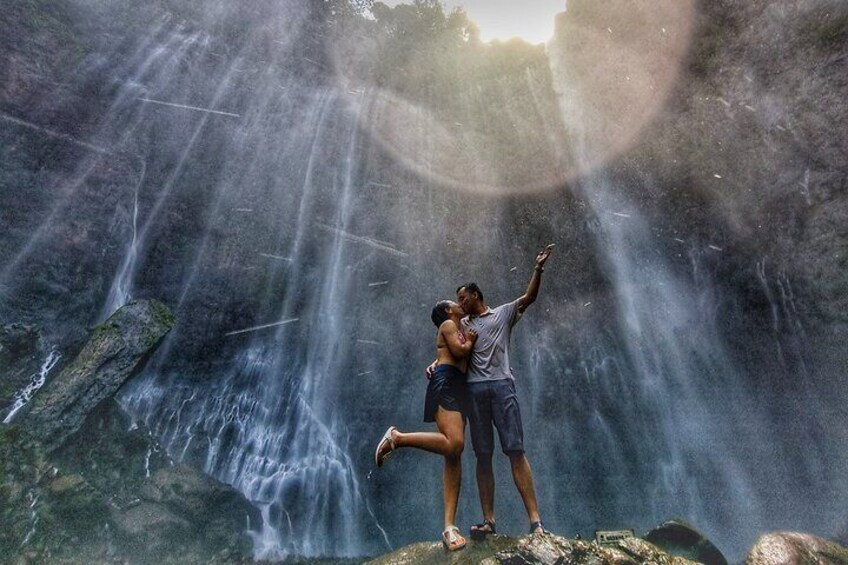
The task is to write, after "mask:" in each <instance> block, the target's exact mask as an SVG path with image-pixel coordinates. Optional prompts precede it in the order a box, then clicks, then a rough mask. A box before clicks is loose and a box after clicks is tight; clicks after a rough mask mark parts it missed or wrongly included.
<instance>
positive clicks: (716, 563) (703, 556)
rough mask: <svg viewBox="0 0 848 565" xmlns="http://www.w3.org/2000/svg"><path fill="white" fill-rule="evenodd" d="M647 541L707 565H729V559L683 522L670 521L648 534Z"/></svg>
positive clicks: (674, 553) (673, 553)
mask: <svg viewBox="0 0 848 565" xmlns="http://www.w3.org/2000/svg"><path fill="white" fill-rule="evenodd" d="M645 540H647V541H649V542H651V543H652V544H654V545H656V546H657V547H660V548H662V549H663V550H665V551H667V552H669V553H671V554H672V555H679V556H681V557H685V558H686V559H691V560H692V561H697V562H699V563H705V564H706V565H727V559H725V557H724V555H722V553H721V551H719V549H718V548H717V547H716V546H715V545H713V543H712V542H711V541H710V540H708V539H707V538H705V537H704V536H703V535H701V534H700V533H699V532H698V531H697V530H695V528H694V527H692V526H691V525H690V524H687V523H686V522H683V521H681V520H669V521H667V522H664V523H662V524H660V525H659V526H657V527H656V528H654V529H653V530H651V531H650V532H648V533H647V534H646V535H645Z"/></svg>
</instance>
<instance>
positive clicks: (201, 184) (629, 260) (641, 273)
mask: <svg viewBox="0 0 848 565" xmlns="http://www.w3.org/2000/svg"><path fill="white" fill-rule="evenodd" d="M344 6H345V3H343V2H324V3H308V2H290V3H285V6H282V5H281V4H280V3H275V2H260V3H256V5H255V6H254V9H253V11H251V10H247V9H242V8H239V7H237V6H235V5H229V6H227V5H219V4H216V5H215V6H214V7H210V8H209V9H208V10H206V9H204V10H200V9H197V8H196V7H195V6H194V5H182V4H181V3H177V2H168V1H165V2H143V3H135V4H134V5H133V6H127V7H115V6H106V5H103V4H102V3H90V2H51V3H50V5H49V6H47V4H46V3H42V2H25V1H18V0H13V1H11V2H9V3H8V6H6V9H4V11H3V13H2V14H0V47H2V49H3V52H4V55H7V56H4V58H3V63H2V66H0V140H2V145H1V146H2V149H0V164H2V175H0V222H2V225H3V227H4V229H3V230H0V269H2V271H0V322H2V324H0V325H2V326H4V327H12V326H11V325H12V324H24V325H25V326H27V327H30V328H32V332H36V331H38V332H39V335H40V336H41V340H42V342H41V344H40V345H39V346H38V347H39V348H40V349H38V348H36V349H38V353H33V352H29V353H26V354H24V353H21V354H20V355H17V356H15V357H14V359H13V357H12V356H9V355H8V353H9V352H10V351H11V349H7V348H6V345H5V344H6V343H7V342H8V343H12V341H14V340H12V341H9V340H5V341H3V342H2V343H3V346H4V349H3V350H0V361H4V362H5V360H6V359H9V361H8V363H7V364H6V365H5V366H4V367H5V368H4V369H3V372H2V374H0V379H2V381H1V382H0V399H2V400H0V402H5V403H6V405H9V404H8V403H10V402H13V396H14V394H15V392H17V391H19V390H20V387H21V386H22V385H23V386H25V384H26V381H27V379H28V378H29V377H30V376H31V375H33V374H35V373H36V372H38V370H39V368H40V367H41V366H42V365H44V361H45V360H46V359H47V358H48V355H49V354H50V352H51V351H53V350H54V348H55V351H56V352H57V354H59V355H61V356H62V359H73V358H74V356H75V355H76V354H77V353H78V352H79V351H80V349H81V347H82V345H83V343H84V340H85V339H86V337H87V335H88V331H87V328H89V327H92V326H95V325H96V324H98V323H100V322H102V321H104V320H105V319H106V318H107V317H108V316H109V315H110V314H111V313H112V311H113V310H114V309H115V307H117V306H118V305H120V304H122V303H123V301H125V300H127V299H128V298H129V297H133V298H143V297H148V296H151V297H152V296H155V297H157V298H161V299H162V300H163V301H164V302H165V303H166V304H168V305H169V306H170V307H171V308H173V309H174V310H175V313H176V314H177V316H178V317H179V319H180V320H181V324H180V327H178V328H175V329H174V331H173V332H171V334H169V336H168V338H167V340H166V342H165V343H164V344H163V348H162V351H161V352H160V356H159V357H158V358H157V359H156V362H155V363H154V365H153V368H151V369H150V370H149V371H148V372H147V373H146V374H144V375H142V378H141V379H140V380H138V381H135V382H134V383H133V385H132V386H130V388H129V390H127V391H125V393H124V394H122V395H121V402H122V403H123V405H124V407H125V408H127V409H129V410H130V411H131V412H132V413H133V416H134V417H136V418H138V419H144V420H145V421H148V422H149V423H150V427H151V433H152V434H154V436H155V437H157V438H159V439H160V440H161V441H162V442H163V445H162V449H163V450H164V451H166V452H168V453H170V454H171V455H172V456H174V457H175V458H177V459H182V460H184V461H186V462H193V463H195V464H196V465H199V466H203V467H204V469H206V470H207V471H208V472H209V473H211V474H212V475H214V476H216V477H218V478H220V479H222V480H225V481H226V482H228V483H232V484H234V485H236V486H237V488H238V489H239V490H241V492H243V493H245V495H246V496H247V497H248V498H249V499H250V500H251V501H252V502H253V503H254V504H255V505H257V506H259V507H262V508H263V510H264V511H265V516H266V519H267V520H268V521H269V523H270V524H271V530H273V531H276V532H277V537H276V538H274V539H271V540H270V541H269V542H268V544H269V547H270V549H269V550H268V551H269V552H271V553H269V555H268V556H273V555H272V554H273V552H275V551H276V552H277V553H276V554H275V555H280V554H288V553H306V554H313V555H317V554H339V555H359V554H376V553H378V552H380V551H383V550H384V549H385V547H386V543H388V542H391V543H392V544H394V545H398V544H403V543H406V542H410V541H413V540H415V539H422V538H425V537H427V538H428V537H430V535H431V533H432V531H434V530H437V529H438V528H437V527H435V526H434V524H435V520H434V521H433V522H432V523H430V522H427V521H426V520H421V521H416V523H414V524H409V523H407V522H408V521H407V520H404V519H403V516H404V515H407V514H409V513H410V512H411V511H412V510H413V509H414V511H415V512H416V514H421V515H427V516H433V517H435V516H437V515H438V511H439V510H438V502H437V500H436V498H435V497H432V496H430V495H429V494H428V493H429V492H430V491H433V492H435V489H437V488H438V485H437V484H436V483H435V482H432V481H431V479H432V478H433V476H434V473H435V471H434V469H435V465H436V463H435V462H431V463H428V464H422V463H421V461H422V460H421V459H419V458H416V457H413V456H410V457H408V458H402V459H400V460H399V461H397V469H396V470H393V471H389V472H390V473H392V474H389V475H387V474H383V475H378V476H376V477H374V478H373V479H372V480H371V481H363V480H361V477H363V476H364V475H365V473H366V469H367V468H368V466H369V457H368V453H370V451H371V449H372V447H373V446H372V445H371V444H372V442H373V439H374V437H375V435H379V432H380V431H381V430H382V429H384V427H385V425H388V423H398V424H400V425H401V426H402V427H405V428H417V427H418V426H419V425H420V424H419V412H420V404H421V402H422V401H423V385H422V382H423V380H422V379H419V378H417V377H416V378H411V377H409V375H412V374H418V373H419V372H420V368H421V367H423V366H425V365H426V364H427V363H428V362H429V361H430V360H431V356H432V350H431V349H432V344H431V340H432V335H431V334H432V329H431V328H430V327H429V325H428V321H427V319H428V316H429V309H430V308H431V305H432V303H434V302H435V300H437V299H439V298H442V297H449V296H450V295H451V294H452V292H453V289H454V288H456V286H457V285H458V284H461V283H463V282H467V281H468V280H476V281H477V282H478V283H480V284H481V285H482V286H483V288H484V290H485V292H486V296H487V298H488V299H489V300H490V301H491V303H492V304H494V305H496V304H498V303H500V302H504V301H506V300H509V299H512V298H514V297H515V296H517V295H518V294H520V293H521V292H522V291H523V289H524V288H525V285H526V279H527V277H528V275H529V269H530V266H531V262H532V256H533V254H534V253H535V250H536V247H537V246H540V245H543V244H545V243H547V242H549V241H555V242H556V243H557V244H558V248H557V253H556V255H555V256H554V258H553V259H552V262H551V264H550V268H549V269H548V271H546V275H545V281H544V283H543V290H542V295H541V296H540V299H539V301H538V302H537V304H536V305H534V306H533V308H532V309H531V310H530V311H529V312H528V315H527V316H526V317H525V320H524V321H523V322H522V325H520V326H518V329H517V330H516V336H515V338H514V343H513V355H512V359H513V362H514V368H515V370H516V374H517V375H518V387H519V395H520V397H521V398H522V402H523V410H524V413H525V419H526V425H527V428H528V430H533V432H534V433H533V434H532V437H529V439H528V448H529V450H530V452H531V454H533V456H534V469H536V470H537V474H538V476H539V482H540V485H541V487H540V498H541V500H542V503H543V507H545V508H546V509H550V510H549V511H548V512H549V514H551V516H550V518H548V520H549V522H550V524H549V525H551V526H552V527H554V528H555V529H557V530H559V531H578V530H582V531H590V530H591V529H594V528H596V527H601V526H603V525H605V524H611V523H614V524H621V523H625V524H632V525H641V526H642V527H648V526H650V525H653V524H654V523H656V522H657V521H658V520H659V519H662V518H663V517H665V516H667V515H669V514H671V513H679V514H682V515H688V514H689V513H690V512H691V513H696V512H700V513H702V514H703V516H704V517H705V518H708V520H711V523H710V524H709V528H710V529H711V532H712V533H714V535H712V536H711V538H712V539H714V541H716V542H717V543H718V544H719V545H720V546H723V545H729V546H730V547H731V549H730V550H729V551H727V553H729V554H731V555H736V556H741V553H742V552H743V551H744V550H745V549H746V548H747V547H748V546H749V545H750V543H751V542H753V539H754V538H755V537H756V535H758V533H759V532H761V531H764V530H769V529H772V526H773V522H781V521H782V520H785V521H789V522H792V523H793V524H795V523H796V522H797V524H798V526H797V527H798V529H803V530H811V531H814V530H819V529H822V528H829V527H833V526H832V524H837V523H839V522H841V521H844V515H842V508H843V507H844V504H842V502H843V501H842V500H840V499H839V497H838V496H837V497H836V498H837V499H836V500H832V499H828V498H827V497H825V496H823V495H822V494H821V492H818V491H813V490H811V487H810V485H813V484H832V485H835V487H840V485H843V483H844V480H845V479H844V476H845V475H844V473H841V472H840V471H839V470H840V469H843V468H844V465H845V455H844V453H845V452H846V450H844V449H843V447H844V446H845V445H846V444H848V436H846V431H845V430H848V426H846V425H845V421H844V420H845V416H844V411H842V410H840V407H841V406H842V404H843V401H844V395H845V392H844V391H845V390H846V388H845V386H844V385H845V376H846V373H845V371H844V367H845V365H846V357H845V356H846V353H845V349H844V347H843V346H842V341H843V339H844V335H845V331H846V321H848V320H846V318H845V312H846V304H845V301H846V295H848V293H846V292H845V289H846V285H848V282H846V278H845V277H846V276H848V275H846V273H848V271H846V269H845V266H846V263H845V260H846V259H845V256H846V252H848V251H846V242H848V233H846V230H845V226H846V223H845V217H846V213H848V210H846V200H845V199H846V193H845V189H846V186H845V180H844V179H845V178H846V177H845V173H846V169H848V167H846V161H845V160H846V155H848V151H846V139H845V134H844V133H843V132H844V131H848V128H846V127H844V126H845V125H846V124H845V122H846V111H848V110H847V109H846V105H845V103H844V102H843V100H844V99H845V98H846V96H845V95H846V88H848V85H846V82H845V81H846V73H845V72H844V70H845V55H846V25H848V23H847V22H848V14H846V8H845V6H844V5H843V3H840V2H836V1H826V0H818V1H814V2H804V3H790V2H765V1H755V2H745V3H741V2H730V1H721V2H706V1H705V2H659V3H658V2H650V3H648V2H604V3H598V2H578V1H574V2H569V11H568V12H566V14H565V15H563V16H562V17H561V19H560V23H559V25H558V32H557V33H558V35H557V37H556V38H555V40H554V41H553V42H552V43H551V44H550V45H548V47H547V51H544V50H541V49H538V48H533V47H530V46H527V45H523V44H520V43H508V44H500V45H494V46H483V45H480V44H479V43H477V42H475V39H474V36H473V33H471V32H469V31H468V30H469V29H470V28H469V27H467V26H466V25H465V22H464V21H463V20H462V19H461V17H459V16H450V17H448V16H446V15H445V14H443V13H441V15H440V12H439V11H438V10H436V9H435V8H433V9H431V10H430V11H428V10H424V9H420V10H418V11H415V10H403V9H400V10H390V9H388V8H385V7H384V8H377V9H376V11H375V12H374V13H375V18H374V19H367V18H365V19H363V18H358V17H356V16H355V15H353V14H351V13H350V11H349V10H348V11H346V10H345V9H343V8H344ZM381 10H382V11H381ZM558 65H559V66H558ZM569 65H570V66H569ZM572 92H576V93H577V96H574V97H570V96H571V95H570V94H569V93H572ZM578 102H579V104H580V105H576V106H575V104H577V103H578ZM575 108H576V110H577V111H576V112H575V113H574V114H569V112H568V111H569V109H571V110H575ZM570 117H571V118H575V117H576V118H577V119H575V120H573V121H571V120H570V119H569V118H570ZM272 324H281V325H279V326H271V325H272ZM256 326H271V327H267V328H265V329H264V330H259V331H246V332H245V331H242V330H251V329H252V328H255V327H256ZM36 328H37V330H36ZM4 331H5V330H4ZM238 332H241V333H238ZM7 334H8V332H6V334H4V335H7ZM8 335H11V334H8ZM33 335H35V334H33ZM4 339H5V337H4ZM388 344H391V346H389V345H388ZM21 351H23V350H21ZM33 351H35V349H34V350H33ZM50 374H51V375H52V373H50ZM48 380H49V379H48ZM3 407H4V405H3V404H0V409H3ZM825 424H826V425H825ZM824 430H827V431H826V432H825V431H824ZM257 438H259V439H257ZM772 458H777V459H780V460H783V461H790V462H791V465H789V464H788V465H782V464H781V465H774V466H769V465H763V464H762V461H768V460H771V459H772ZM319 462H320V464H319ZM467 463H468V465H472V464H473V460H471V459H470V458H469V459H468V460H467ZM304 469H305V470H306V471H302V470H304ZM292 470H294V471H292ZM507 475H508V474H506V473H499V475H498V476H499V477H501V476H502V477H504V478H503V480H501V481H500V482H499V484H498V488H499V492H511V491H510V490H507V489H511V488H512V487H511V485H510V483H509V481H508V480H507V479H506V477H507ZM428 481H431V482H428ZM257 485H260V486H261V488H260V486H257ZM327 485H331V487H332V488H326V486H327ZM410 485H424V487H422V489H421V490H420V491H415V492H410ZM762 485H779V488H777V491H778V492H775V490H774V489H768V488H763V486H762ZM469 486H470V483H469V484H468V485H466V487H467V488H466V492H471V491H472V490H473V489H471V488H468V487H469ZM104 488H105V487H104ZM835 492H847V491H846V490H845V489H842V488H835ZM681 493H687V494H686V495H685V496H684V495H682V494H681ZM737 497H738V499H739V500H738V501H737ZM473 498H474V497H473V496H468V497H465V499H464V500H463V506H462V508H461V510H462V513H463V515H466V516H471V515H472V514H474V515H476V513H477V506H476V503H475V502H474V501H473ZM750 500H757V501H758V502H757V504H753V505H751V504H747V502H749V501H750ZM501 501H502V503H503V505H504V506H503V507H502V514H503V515H504V516H506V517H507V518H505V520H506V521H507V522H508V523H507V527H515V528H518V527H520V528H522V529H523V528H524V525H523V522H521V520H520V518H519V517H520V516H521V515H522V510H521V508H520V504H519V502H518V501H517V500H515V499H513V498H509V497H503V498H502V499H501V498H499V504H501ZM563 501H566V502H563ZM712 501H718V502H712ZM741 501H745V502H746V504H745V507H746V508H749V507H750V508H757V509H758V510H757V512H756V513H757V515H756V516H754V515H753V514H752V515H750V516H748V517H747V518H745V519H740V518H739V517H738V516H737V513H736V512H735V509H736V507H737V506H738V507H741V506H742V503H741ZM154 502H155V501H154ZM145 504H146V503H145ZM144 508H148V506H144ZM136 512H137V513H139V515H141V514H143V512H142V511H141V510H138V511H136ZM751 512H753V511H751ZM746 516H747V515H746ZM172 518H173V517H172ZM172 518H169V519H172ZM172 522H173V523H178V522H179V520H178V519H177V518H173V520H172ZM172 522H168V521H167V520H166V521H164V522H162V523H163V524H170V523H172ZM699 523H701V522H699ZM827 524H830V525H831V526H828V525H827ZM775 525H776V524H775ZM836 527H838V526H836ZM339 532H343V533H344V535H338V533H339ZM383 532H385V534H384V533H383ZM822 533H827V532H822ZM384 535H385V536H387V538H386V537H384ZM272 537H273V536H272Z"/></svg>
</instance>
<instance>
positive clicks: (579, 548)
mask: <svg viewBox="0 0 848 565" xmlns="http://www.w3.org/2000/svg"><path fill="white" fill-rule="evenodd" d="M669 547H671V546H669ZM693 547H694V546H693ZM678 549H681V548H679V547H675V548H673V549H670V550H669V551H666V550H665V549H663V548H661V547H659V546H657V545H654V544H652V543H650V542H648V541H645V540H644V539H641V538H637V537H631V538H626V539H621V540H618V541H616V542H615V543H612V544H609V545H599V544H597V543H595V542H589V541H585V540H576V539H566V538H563V537H560V536H557V535H553V534H548V535H545V536H526V537H523V538H511V537H507V536H492V537H490V538H489V539H488V540H486V541H482V542H474V541H470V540H469V542H468V546H467V547H466V548H465V549H463V550H460V551H456V552H453V553H446V552H445V550H444V549H443V548H442V545H441V544H440V543H438V542H429V543H416V544H412V545H409V546H407V547H404V548H403V549H399V550H397V551H395V552H393V553H389V554H386V555H383V556H381V557H378V558H377V559H374V560H373V561H369V562H368V565H437V564H438V565H441V564H444V563H450V564H451V565H472V564H480V565H649V564H650V565H689V564H694V563H702V562H704V561H692V560H689V559H686V558H685V557H681V556H680V555H677V553H681V552H680V551H678ZM683 553H685V551H684V552H683ZM715 558H720V559H722V560H723V557H710V558H708V559H706V560H705V561H706V562H710V561H714V559H715ZM745 565H848V549H846V548H844V547H842V546H840V545H839V544H836V543H834V542H832V541H828V540H825V539H822V538H819V537H816V536H813V535H810V534H800V533H791V532H777V533H772V534H768V535H764V536H763V537H761V538H760V539H759V540H758V541H757V543H756V545H755V546H754V547H753V548H752V549H751V550H750V552H749V553H748V556H747V558H746V560H745Z"/></svg>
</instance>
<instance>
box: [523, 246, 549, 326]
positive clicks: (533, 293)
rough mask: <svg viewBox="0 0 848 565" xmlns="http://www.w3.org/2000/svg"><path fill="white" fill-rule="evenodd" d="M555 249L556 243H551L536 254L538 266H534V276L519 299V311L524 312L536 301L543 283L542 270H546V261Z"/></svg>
mask: <svg viewBox="0 0 848 565" xmlns="http://www.w3.org/2000/svg"><path fill="white" fill-rule="evenodd" d="M553 250H554V244H553V243H551V244H550V245H548V246H547V247H545V248H544V249H542V250H541V251H539V252H538V253H537V254H536V266H535V267H533V276H531V277H530V283H529V284H528V285H527V290H526V291H525V292H524V294H523V295H522V296H521V297H519V299H518V312H519V313H522V314H523V313H524V311H525V310H526V309H527V307H528V306H530V305H531V304H533V303H534V302H536V297H537V296H538V295H539V285H540V284H541V283H542V271H544V270H545V261H547V260H548V257H550V256H551V253H552V252H553Z"/></svg>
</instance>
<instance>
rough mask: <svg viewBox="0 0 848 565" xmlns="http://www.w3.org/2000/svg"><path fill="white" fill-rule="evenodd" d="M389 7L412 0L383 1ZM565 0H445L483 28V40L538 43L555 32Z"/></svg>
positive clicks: (450, 7)
mask: <svg viewBox="0 0 848 565" xmlns="http://www.w3.org/2000/svg"><path fill="white" fill-rule="evenodd" d="M384 2H385V3H386V4H388V5H389V6H396V5H398V4H407V3H410V0H384ZM565 3H566V0H523V1H521V2H518V1H516V0H444V2H443V4H444V6H445V9H446V11H450V10H453V9H454V8H462V9H463V10H465V12H466V13H467V14H468V17H469V19H471V20H472V21H473V22H474V23H475V24H477V26H478V28H479V30H480V39H482V40H483V41H484V42H489V41H495V40H498V41H508V40H510V39H515V38H518V39H523V40H524V41H526V42H528V43H531V44H534V45H537V44H539V43H546V42H547V41H548V40H550V39H551V37H553V35H554V19H555V16H556V14H557V13H559V12H563V11H565Z"/></svg>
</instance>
